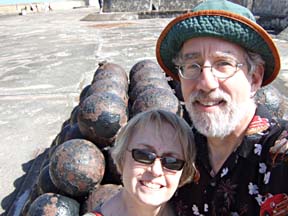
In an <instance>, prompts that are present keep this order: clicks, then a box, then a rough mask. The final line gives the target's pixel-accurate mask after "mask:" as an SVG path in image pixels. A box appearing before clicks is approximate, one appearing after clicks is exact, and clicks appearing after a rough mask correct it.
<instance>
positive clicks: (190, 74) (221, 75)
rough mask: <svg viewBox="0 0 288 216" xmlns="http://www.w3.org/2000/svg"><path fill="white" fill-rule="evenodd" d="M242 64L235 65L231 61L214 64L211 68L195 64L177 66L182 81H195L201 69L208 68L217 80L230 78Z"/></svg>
mask: <svg viewBox="0 0 288 216" xmlns="http://www.w3.org/2000/svg"><path fill="white" fill-rule="evenodd" d="M243 65H244V64H241V63H236V62H235V61H232V60H221V61H216V62H214V63H213V64H212V65H211V66H201V65H199V64H197V63H186V64H183V65H181V66H178V71H179V74H180V76H181V77H182V78H183V79H189V80H195V79H197V78H198V77H199V76H200V74H201V72H202V71H203V68H210V71H211V73H212V74H213V76H214V77H216V78H218V79H227V78H229V77H232V76H233V75H234V74H235V73H236V72H237V71H238V70H239V68H241V67H242V66H243Z"/></svg>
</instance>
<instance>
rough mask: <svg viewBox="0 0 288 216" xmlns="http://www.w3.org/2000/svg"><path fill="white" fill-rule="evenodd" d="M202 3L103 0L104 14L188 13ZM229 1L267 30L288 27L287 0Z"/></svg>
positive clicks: (166, 0) (196, 1)
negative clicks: (252, 14)
mask: <svg viewBox="0 0 288 216" xmlns="http://www.w3.org/2000/svg"><path fill="white" fill-rule="evenodd" d="M202 1H205V0H173V1H171V0H131V1H128V0H104V12H141V13H143V12H149V11H158V12H163V11H175V12H176V11H189V10H190V9H191V8H193V7H194V6H196V5H197V4H199V3H200V2H202ZM230 1H232V2H234V3H237V4H241V5H243V6H245V7H247V8H249V9H250V10H251V11H252V12H253V13H254V15H256V16H257V17H258V20H257V21H258V23H259V24H260V25H262V26H263V27H264V28H265V29H267V30H271V31H274V32H275V33H279V32H281V31H282V30H283V29H285V28H286V27H287V26H288V0H230ZM153 16H154V15H153Z"/></svg>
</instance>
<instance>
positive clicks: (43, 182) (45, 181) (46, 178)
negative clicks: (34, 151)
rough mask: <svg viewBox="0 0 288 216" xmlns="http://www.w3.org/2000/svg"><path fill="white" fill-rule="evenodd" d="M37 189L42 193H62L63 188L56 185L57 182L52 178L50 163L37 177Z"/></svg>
mask: <svg viewBox="0 0 288 216" xmlns="http://www.w3.org/2000/svg"><path fill="white" fill-rule="evenodd" d="M37 189H38V192H39V193H40V194H44V193H56V194H60V193H61V190H60V189H59V188H58V187H56V186H55V184H54V183H53V182H52V180H51V176H50V173H49V164H47V165H46V166H44V167H43V168H42V169H41V171H40V173H39V176H38V179H37Z"/></svg>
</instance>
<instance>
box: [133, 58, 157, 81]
mask: <svg viewBox="0 0 288 216" xmlns="http://www.w3.org/2000/svg"><path fill="white" fill-rule="evenodd" d="M143 68H144V69H145V68H150V69H159V65H158V64H157V63H156V62H155V61H153V60H151V59H144V60H141V61H138V62H137V63H136V64H134V65H133V66H132V68H131V69H130V72H129V80H132V79H133V76H134V75H135V74H136V73H138V71H141V70H142V69H143Z"/></svg>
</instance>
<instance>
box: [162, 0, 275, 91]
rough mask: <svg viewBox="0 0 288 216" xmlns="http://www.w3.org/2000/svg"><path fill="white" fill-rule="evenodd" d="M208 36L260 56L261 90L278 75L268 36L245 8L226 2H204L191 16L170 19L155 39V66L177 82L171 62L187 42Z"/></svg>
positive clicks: (215, 0)
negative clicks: (228, 42)
mask: <svg viewBox="0 0 288 216" xmlns="http://www.w3.org/2000/svg"><path fill="white" fill-rule="evenodd" d="M207 36H209V37H217V38H222V39H225V40H227V41H230V42H232V43H235V44H238V45H240V46H241V47H243V48H244V49H247V50H248V51H251V52H254V53H258V54H260V55H261V56H262V58H263V60H264V61H265V71H264V78H263V82H262V86H265V85H267V84H269V83H271V82H272V81H273V80H274V79H275V78H276V76H277V75H278V73H279V70H280V56H279V52H278V49H277V47H276V45H275V43H274V42H273V40H272V38H271V36H270V35H269V34H268V33H267V32H266V31H265V30H264V29H263V28H262V27H261V26H260V25H258V24H257V23H256V21H255V18H254V16H253V14H252V13H251V12H250V11H249V10H248V9H247V8H245V7H243V6H240V5H238V4H234V3H232V2H229V1H226V0H207V1H205V2H203V3H201V4H199V5H198V6H196V7H195V8H194V9H193V10H192V12H190V13H186V14H183V15H181V16H178V17H176V18H175V19H173V20H172V21H171V22H170V23H169V24H168V25H167V26H166V27H165V29H164V30H163V31H162V33H161V35H160V36H159V38H158V41H157V45H156V57H157V61H158V63H159V64H160V66H161V67H162V68H163V70H164V71H165V72H166V73H167V74H168V75H169V76H171V77H172V78H173V79H176V80H179V77H178V71H177V68H176V67H175V65H174V63H173V61H172V59H173V58H175V56H176V55H177V54H178V53H179V51H180V49H181V47H182V44H183V43H184V42H185V41H186V40H189V39H191V38H196V37H207Z"/></svg>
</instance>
